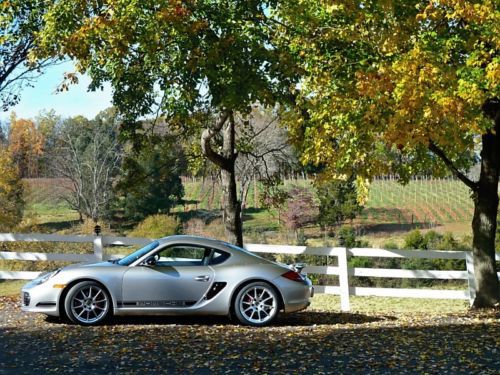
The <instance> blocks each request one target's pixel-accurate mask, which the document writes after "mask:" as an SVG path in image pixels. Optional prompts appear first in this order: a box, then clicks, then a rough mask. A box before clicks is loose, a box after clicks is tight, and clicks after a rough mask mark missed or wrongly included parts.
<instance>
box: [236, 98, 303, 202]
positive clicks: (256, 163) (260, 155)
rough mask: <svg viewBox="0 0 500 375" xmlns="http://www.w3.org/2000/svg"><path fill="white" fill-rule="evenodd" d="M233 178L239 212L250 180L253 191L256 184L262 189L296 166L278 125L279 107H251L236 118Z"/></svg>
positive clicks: (289, 147)
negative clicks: (249, 110) (250, 110)
mask: <svg viewBox="0 0 500 375" xmlns="http://www.w3.org/2000/svg"><path fill="white" fill-rule="evenodd" d="M237 121H239V122H240V123H239V127H238V132H237V145H238V146H237V147H238V150H239V156H238V159H237V160H236V176H237V179H238V182H239V190H240V192H239V197H240V203H241V209H242V210H243V208H244V207H245V203H246V200H247V195H248V191H249V188H250V184H251V183H252V181H253V182H254V192H257V184H256V182H257V181H261V182H263V183H264V185H265V186H270V185H271V184H274V183H277V182H279V178H278V177H279V175H280V174H284V173H285V172H288V171H289V170H291V169H293V167H295V166H296V165H297V164H298V161H297V158H296V156H295V154H294V152H293V150H292V146H291V145H290V144H289V142H288V134H287V132H286V130H285V129H284V128H283V127H281V126H280V119H279V108H275V109H270V108H262V107H260V106H258V105H255V106H253V108H252V112H251V113H250V114H249V115H248V116H245V117H243V118H237Z"/></svg>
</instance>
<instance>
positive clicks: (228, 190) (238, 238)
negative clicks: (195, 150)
mask: <svg viewBox="0 0 500 375" xmlns="http://www.w3.org/2000/svg"><path fill="white" fill-rule="evenodd" d="M222 201H223V206H224V207H223V209H224V211H223V216H222V217H223V221H224V227H225V230H226V237H227V240H228V241H229V242H231V243H233V244H235V245H237V246H243V231H242V223H241V206H240V202H238V194H237V192H236V175H235V173H234V168H233V170H232V171H231V170H230V171H226V170H224V169H223V170H222Z"/></svg>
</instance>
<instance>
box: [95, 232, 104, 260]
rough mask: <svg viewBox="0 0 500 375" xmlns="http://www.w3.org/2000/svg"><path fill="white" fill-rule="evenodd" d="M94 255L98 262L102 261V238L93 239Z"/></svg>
mask: <svg viewBox="0 0 500 375" xmlns="http://www.w3.org/2000/svg"><path fill="white" fill-rule="evenodd" d="M93 243H94V255H95V257H96V258H97V259H98V260H103V256H104V246H103V245H102V237H101V236H95V238H94V241H93Z"/></svg>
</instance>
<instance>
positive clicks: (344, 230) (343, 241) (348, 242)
mask: <svg viewBox="0 0 500 375" xmlns="http://www.w3.org/2000/svg"><path fill="white" fill-rule="evenodd" d="M337 237H338V245H339V246H342V247H347V248H349V249H352V248H354V247H369V246H370V244H369V243H368V241H363V240H358V239H357V238H356V237H357V235H356V230H355V229H354V228H353V227H341V228H340V229H339V231H338V232H337Z"/></svg>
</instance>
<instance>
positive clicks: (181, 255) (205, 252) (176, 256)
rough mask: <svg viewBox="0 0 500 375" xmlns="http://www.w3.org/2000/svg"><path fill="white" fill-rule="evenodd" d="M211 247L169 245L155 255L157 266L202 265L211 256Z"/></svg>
mask: <svg viewBox="0 0 500 375" xmlns="http://www.w3.org/2000/svg"><path fill="white" fill-rule="evenodd" d="M210 252H211V250H210V249H206V248H204V247H198V246H192V245H175V246H169V247H166V248H164V249H161V250H160V251H158V252H157V253H156V255H155V265H156V266H157V267H168V266H201V265H204V264H205V263H206V260H208V257H209V256H210Z"/></svg>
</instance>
